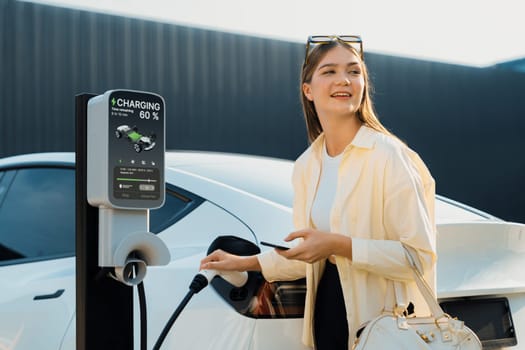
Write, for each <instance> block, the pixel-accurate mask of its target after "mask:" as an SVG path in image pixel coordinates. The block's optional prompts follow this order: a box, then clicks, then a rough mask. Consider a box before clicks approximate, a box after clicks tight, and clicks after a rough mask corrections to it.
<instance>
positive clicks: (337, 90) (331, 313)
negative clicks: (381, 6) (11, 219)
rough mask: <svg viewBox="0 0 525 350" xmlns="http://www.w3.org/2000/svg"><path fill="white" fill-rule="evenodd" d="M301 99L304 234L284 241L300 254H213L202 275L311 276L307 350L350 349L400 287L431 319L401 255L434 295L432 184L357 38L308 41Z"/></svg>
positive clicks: (300, 217)
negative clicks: (414, 260)
mask: <svg viewBox="0 0 525 350" xmlns="http://www.w3.org/2000/svg"><path fill="white" fill-rule="evenodd" d="M301 90H302V104H303V111H304V115H305V120H306V125H307V129H308V136H309V140H310V142H311V145H310V147H309V148H308V149H307V150H306V151H305V152H304V153H303V154H302V155H301V156H300V157H299V158H298V159H297V160H296V162H295V166H294V172H293V178H292V182H293V186H294V191H295V197H294V206H293V219H294V225H295V228H296V229H297V231H295V232H292V233H290V234H288V236H286V237H285V238H284V240H285V241H294V242H293V248H291V249H289V250H278V249H274V250H272V251H268V252H265V253H262V254H259V255H257V256H251V257H240V256H235V255H231V254H228V253H226V252H223V251H215V252H213V253H212V254H210V255H209V256H207V257H206V258H204V259H203V260H202V262H201V268H202V269H218V270H238V271H254V270H255V271H262V274H263V276H264V277H265V279H267V280H268V281H276V280H294V279H297V278H302V277H305V276H306V279H307V294H306V304H305V314H304V328H303V342H304V343H305V344H306V345H309V346H315V348H316V349H318V350H324V349H331V350H334V349H335V350H337V349H345V350H346V349H349V348H351V345H352V344H353V342H354V340H355V339H356V337H357V332H358V331H359V330H360V329H361V328H362V327H363V325H364V324H365V323H366V322H367V321H369V320H371V319H372V318H374V317H376V316H378V315H380V314H381V312H383V311H385V308H386V307H388V306H389V305H390V306H391V305H394V304H395V300H396V299H395V297H394V295H395V291H394V283H393V281H401V282H404V283H403V284H401V285H403V286H406V288H405V289H406V290H405V292H406V293H404V294H406V296H407V298H406V299H407V300H405V301H406V302H408V301H410V302H412V303H413V304H414V305H415V312H416V313H417V314H422V315H425V314H428V310H427V309H426V303H425V302H424V300H423V299H422V297H421V295H419V291H418V289H417V287H416V285H415V283H414V281H413V277H412V271H411V268H410V266H409V265H408V262H407V261H406V259H405V251H404V249H405V248H404V246H405V247H407V248H408V249H411V250H413V251H414V252H416V253H417V256H418V257H419V260H420V263H421V266H422V268H423V270H424V272H425V278H426V280H427V282H428V283H429V284H430V285H431V286H432V288H435V261H436V246H435V244H436V243H435V239H436V237H435V234H436V232H435V224H434V195H435V193H434V188H435V187H434V180H433V179H432V177H431V175H430V173H429V171H428V170H427V168H426V166H425V165H424V163H423V162H422V161H421V159H420V158H419V157H418V155H417V154H416V153H415V152H413V151H412V150H411V149H409V148H408V147H407V146H406V145H405V144H404V143H402V142H400V141H399V140H398V139H397V138H396V137H395V136H393V135H392V134H391V133H390V132H388V131H387V130H386V129H385V127H384V126H383V125H382V124H381V123H380V121H379V120H378V118H377V117H376V115H375V112H374V109H373V105H372V100H371V98H370V85H369V80H368V72H367V69H366V66H365V63H364V60H363V51H362V42H361V39H360V38H359V37H357V36H322V37H321V36H314V37H310V38H309V39H308V43H307V46H306V55H305V61H304V64H303V68H302V75H301ZM396 291H397V292H398V294H397V295H398V296H399V295H403V293H400V291H399V290H396Z"/></svg>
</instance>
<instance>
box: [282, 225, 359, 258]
mask: <svg viewBox="0 0 525 350" xmlns="http://www.w3.org/2000/svg"><path fill="white" fill-rule="evenodd" d="M296 238H302V239H303V241H302V242H301V243H299V244H298V245H296V246H294V247H293V248H290V249H288V250H279V249H276V251H277V253H278V254H279V255H282V256H283V257H285V258H287V259H294V260H301V261H304V262H307V263H314V262H316V261H319V260H323V259H327V258H328V257H329V256H330V255H342V256H345V257H347V258H352V239H351V238H350V237H347V236H343V235H341V234H338V233H331V232H323V231H319V230H315V229H304V230H299V231H295V232H292V233H290V234H289V235H288V236H286V237H285V238H284V241H286V242H290V241H292V240H294V239H296Z"/></svg>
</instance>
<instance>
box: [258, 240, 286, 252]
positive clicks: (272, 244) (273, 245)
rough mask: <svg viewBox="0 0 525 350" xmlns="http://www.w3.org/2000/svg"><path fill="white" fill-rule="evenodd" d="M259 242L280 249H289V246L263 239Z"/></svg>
mask: <svg viewBox="0 0 525 350" xmlns="http://www.w3.org/2000/svg"><path fill="white" fill-rule="evenodd" d="M261 244H262V245H265V246H267V247H272V248H275V249H280V250H288V249H290V247H285V246H283V245H279V244H274V243H270V242H265V241H261Z"/></svg>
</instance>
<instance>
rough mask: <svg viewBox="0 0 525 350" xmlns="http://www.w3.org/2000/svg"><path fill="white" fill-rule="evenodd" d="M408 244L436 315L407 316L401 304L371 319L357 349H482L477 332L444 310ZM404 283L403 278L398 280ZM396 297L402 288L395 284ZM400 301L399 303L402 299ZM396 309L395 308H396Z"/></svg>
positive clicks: (410, 258) (419, 282) (418, 279)
mask: <svg viewBox="0 0 525 350" xmlns="http://www.w3.org/2000/svg"><path fill="white" fill-rule="evenodd" d="M404 248H405V255H406V258H407V260H408V261H409V263H410V266H411V267H412V271H413V273H414V277H415V281H416V284H417V286H418V288H419V290H420V291H421V294H422V295H423V297H424V298H425V301H426V302H427V304H428V306H429V308H430V311H431V313H432V315H431V316H430V317H405V316H404V315H403V314H402V312H400V311H399V308H393V309H392V312H391V313H390V314H383V315H381V316H378V317H376V318H375V319H373V320H371V321H370V322H368V324H367V325H366V327H365V328H364V329H363V331H362V332H361V335H360V337H359V338H357V339H356V341H355V343H354V346H353V347H352V349H353V350H380V349H381V350H382V349H388V350H401V349H402V350H415V349H418V350H419V349H421V350H424V349H426V350H429V349H433V350H451V349H458V350H459V349H461V350H481V348H482V345H481V342H480V341H479V339H478V337H477V336H476V334H475V333H474V332H473V331H472V330H471V329H470V328H468V327H467V326H465V325H464V323H463V321H460V320H458V319H454V318H452V317H450V316H449V315H447V314H446V313H445V312H443V309H442V308H441V306H440V305H439V304H438V302H437V300H436V299H435V298H434V294H433V293H432V290H431V288H430V287H429V286H428V284H427V283H426V281H425V280H424V279H423V275H422V273H421V271H420V269H419V268H418V266H417V265H416V262H415V259H414V256H413V255H414V254H415V253H412V252H410V250H409V249H407V247H404ZM416 259H417V257H416ZM394 283H400V282H394ZM394 290H395V294H396V299H397V300H399V297H400V296H399V294H400V291H401V290H402V289H401V288H398V286H395V288H394ZM398 304H399V303H398ZM394 310H395V311H394Z"/></svg>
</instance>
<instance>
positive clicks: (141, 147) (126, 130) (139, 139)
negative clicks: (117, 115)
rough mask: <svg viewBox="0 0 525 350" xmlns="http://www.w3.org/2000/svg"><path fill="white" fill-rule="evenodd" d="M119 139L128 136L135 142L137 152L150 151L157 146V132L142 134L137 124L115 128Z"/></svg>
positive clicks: (127, 137) (128, 138) (134, 147)
mask: <svg viewBox="0 0 525 350" xmlns="http://www.w3.org/2000/svg"><path fill="white" fill-rule="evenodd" d="M115 136H116V137H117V139H120V138H123V137H124V138H126V139H127V140H128V141H129V142H131V143H132V144H133V149H134V150H135V152H137V153H140V152H142V151H149V150H152V149H153V148H154V147H155V134H153V133H152V134H150V135H142V134H141V133H140V132H139V131H138V129H137V127H136V126H132V127H129V126H128V125H121V126H119V127H117V130H115Z"/></svg>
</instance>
